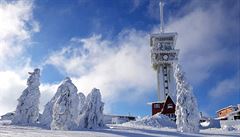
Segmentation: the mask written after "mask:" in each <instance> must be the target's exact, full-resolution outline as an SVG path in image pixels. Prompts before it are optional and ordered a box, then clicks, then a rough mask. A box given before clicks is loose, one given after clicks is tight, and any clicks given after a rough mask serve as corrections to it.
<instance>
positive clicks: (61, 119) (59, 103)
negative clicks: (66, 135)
mask: <svg viewBox="0 0 240 137" xmlns="http://www.w3.org/2000/svg"><path fill="white" fill-rule="evenodd" d="M57 93H59V95H58V96H57V97H56V100H55V103H53V107H52V121H51V125H50V128H51V129H52V130H72V129H76V128H77V117H78V114H79V110H78V106H79V97H78V94H77V88H76V86H75V85H74V84H73V83H72V81H71V79H70V78H68V77H67V78H66V79H65V80H64V82H63V83H62V84H61V85H60V87H59V88H58V92H57Z"/></svg>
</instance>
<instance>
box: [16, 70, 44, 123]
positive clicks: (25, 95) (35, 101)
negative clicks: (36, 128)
mask: <svg viewBox="0 0 240 137" xmlns="http://www.w3.org/2000/svg"><path fill="white" fill-rule="evenodd" d="M29 74H30V77H29V78H28V80H27V86H28V87H27V88H26V89H25V90H24V91H23V92H22V95H21V96H20V98H18V105H17V108H16V111H15V115H14V118H13V120H12V124H20V125H32V124H35V123H36V122H37V120H38V116H39V98H40V91H39V86H40V82H39V78H40V69H38V68H36V69H34V72H29Z"/></svg>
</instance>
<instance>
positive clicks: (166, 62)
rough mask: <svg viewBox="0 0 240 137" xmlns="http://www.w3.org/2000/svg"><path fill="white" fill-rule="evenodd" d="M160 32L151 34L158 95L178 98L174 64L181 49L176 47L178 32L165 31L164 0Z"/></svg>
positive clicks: (164, 97) (162, 99) (161, 4)
mask: <svg viewBox="0 0 240 137" xmlns="http://www.w3.org/2000/svg"><path fill="white" fill-rule="evenodd" d="M159 6H160V32H159V33H156V34H151V35H150V48H151V63H152V66H153V68H154V70H155V71H156V72H157V96H158V101H159V102H164V101H165V100H166V99H167V97H168V96H170V97H171V98H172V99H173V100H175V99H176V81H175V79H174V70H173V69H174V68H173V64H174V63H175V62H177V61H178V53H179V50H178V49H175V45H176V40H177V33H176V32H172V33H166V32H164V31H165V29H164V19H163V15H164V14H163V8H164V3H163V0H160V3H159Z"/></svg>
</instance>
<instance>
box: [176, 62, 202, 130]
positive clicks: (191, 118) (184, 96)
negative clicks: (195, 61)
mask: <svg viewBox="0 0 240 137" xmlns="http://www.w3.org/2000/svg"><path fill="white" fill-rule="evenodd" d="M175 79H176V82H177V102H176V112H175V114H176V116H177V117H176V119H177V121H176V124H177V129H178V131H180V132H191V133H198V132H199V112H198V105H197V100H196V98H195V97H194V95H193V93H192V87H191V86H190V84H189V83H188V82H187V80H186V78H185V76H184V72H182V70H181V66H180V65H176V68H175Z"/></svg>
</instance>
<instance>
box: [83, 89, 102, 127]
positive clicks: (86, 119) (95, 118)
mask: <svg viewBox="0 0 240 137" xmlns="http://www.w3.org/2000/svg"><path fill="white" fill-rule="evenodd" d="M103 107H104V103H103V102H102V97H101V93H100V91H99V89H96V88H94V89H93V90H92V91H91V93H89V94H88V96H87V99H86V101H85V104H84V106H83V109H82V111H81V112H80V116H79V128H88V129H94V128H99V127H103V126H104V124H103Z"/></svg>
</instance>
